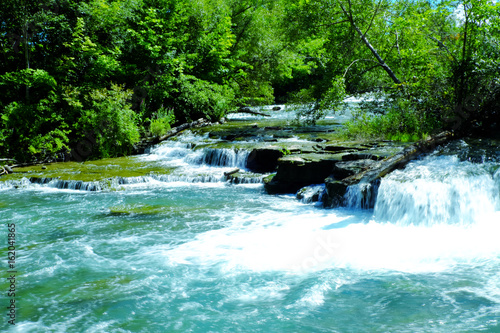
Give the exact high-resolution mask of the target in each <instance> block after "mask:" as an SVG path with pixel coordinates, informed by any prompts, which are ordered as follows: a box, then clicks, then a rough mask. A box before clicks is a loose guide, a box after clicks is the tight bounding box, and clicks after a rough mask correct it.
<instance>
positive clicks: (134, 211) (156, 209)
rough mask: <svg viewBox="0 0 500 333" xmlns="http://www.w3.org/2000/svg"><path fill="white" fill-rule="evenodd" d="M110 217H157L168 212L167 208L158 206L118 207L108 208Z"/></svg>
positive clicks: (136, 205) (135, 205)
mask: <svg viewBox="0 0 500 333" xmlns="http://www.w3.org/2000/svg"><path fill="white" fill-rule="evenodd" d="M109 212H110V215H158V214H164V213H167V212H169V211H168V209H167V207H165V206H160V205H146V204H134V205H118V206H113V207H110V208H109Z"/></svg>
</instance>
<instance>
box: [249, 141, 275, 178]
mask: <svg viewBox="0 0 500 333" xmlns="http://www.w3.org/2000/svg"><path fill="white" fill-rule="evenodd" d="M283 155H284V154H283V151H282V150H281V149H280V148H278V147H267V148H257V149H254V150H252V152H251V153H250V155H249V156H248V159H247V164H246V168H247V169H249V170H251V171H254V172H260V173H266V172H272V171H275V170H276V168H277V166H278V159H279V158H281V157H282V156H283Z"/></svg>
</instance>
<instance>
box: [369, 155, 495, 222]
mask: <svg viewBox="0 0 500 333" xmlns="http://www.w3.org/2000/svg"><path fill="white" fill-rule="evenodd" d="M491 167H492V165H491V164H474V163H470V162H467V161H460V160H459V159H458V158H457V157H455V156H439V157H436V156H429V157H427V158H425V159H424V160H422V161H417V162H413V163H411V164H409V165H408V166H407V168H406V169H405V170H402V171H400V170H397V171H394V172H393V173H392V174H390V175H388V176H387V177H385V178H384V179H383V180H382V182H381V185H380V188H379V192H378V197H377V203H376V205H375V211H374V215H375V219H376V220H377V221H381V222H382V221H391V222H392V223H396V224H400V225H415V224H418V225H422V224H423V225H428V226H431V225H438V224H455V225H470V224H474V223H480V222H482V221H486V220H491V218H489V216H491V215H492V214H495V212H496V211H497V210H498V209H499V208H500V206H499V204H500V200H499V194H500V173H499V171H498V170H496V172H492V170H491Z"/></svg>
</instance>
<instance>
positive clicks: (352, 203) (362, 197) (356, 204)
mask: <svg viewBox="0 0 500 333" xmlns="http://www.w3.org/2000/svg"><path fill="white" fill-rule="evenodd" d="M378 188H379V183H377V184H369V183H359V184H356V185H352V186H349V187H348V188H347V191H346V194H345V195H344V200H345V205H346V206H347V207H350V208H357V209H370V208H373V207H374V206H375V202H376V200H377V193H378Z"/></svg>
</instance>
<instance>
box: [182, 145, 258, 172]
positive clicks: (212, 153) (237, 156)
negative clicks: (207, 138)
mask: <svg viewBox="0 0 500 333" xmlns="http://www.w3.org/2000/svg"><path fill="white" fill-rule="evenodd" d="M249 155H250V151H248V150H243V149H228V148H202V149H199V150H197V151H196V154H194V155H192V156H189V157H188V158H187V162H188V163H191V164H205V165H210V166H216V167H235V168H245V167H246V164H247V160H248V156H249Z"/></svg>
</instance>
